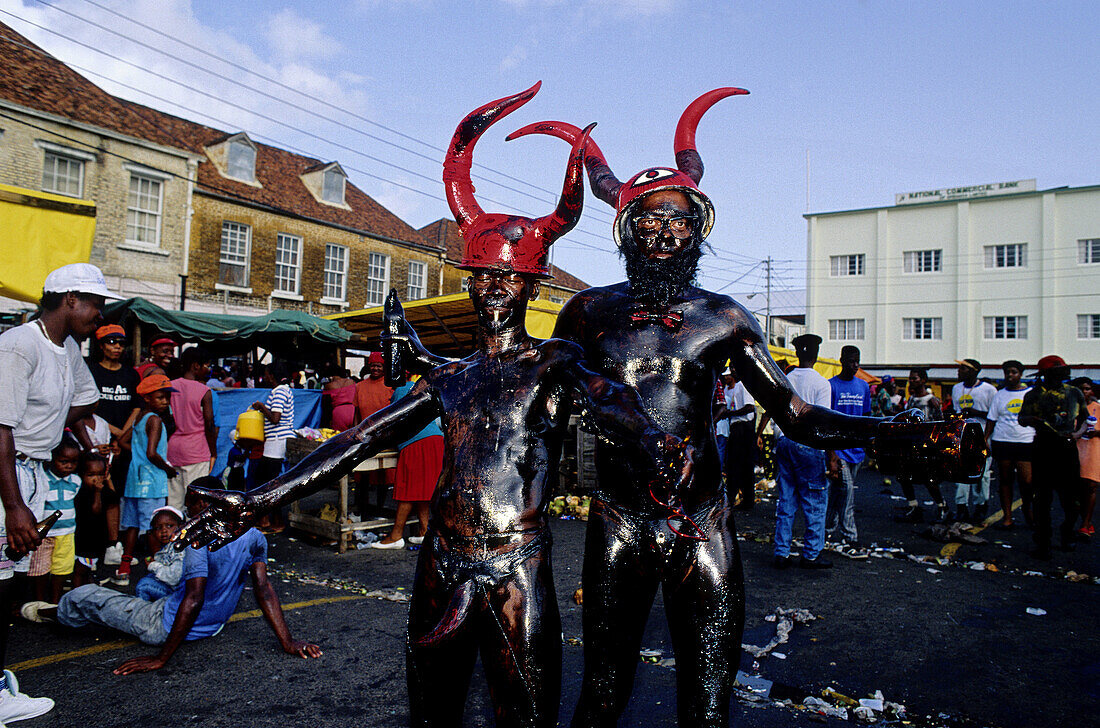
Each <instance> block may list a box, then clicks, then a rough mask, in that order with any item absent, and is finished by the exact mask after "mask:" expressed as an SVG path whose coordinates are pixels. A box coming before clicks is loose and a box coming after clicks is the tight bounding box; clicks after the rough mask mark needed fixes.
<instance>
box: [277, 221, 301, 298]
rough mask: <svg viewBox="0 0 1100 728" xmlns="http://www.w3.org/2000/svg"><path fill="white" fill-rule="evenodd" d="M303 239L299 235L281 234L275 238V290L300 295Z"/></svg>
mask: <svg viewBox="0 0 1100 728" xmlns="http://www.w3.org/2000/svg"><path fill="white" fill-rule="evenodd" d="M301 256H302V239H301V238H300V237H298V236H297V235H287V234H286V233H279V234H278V236H277V237H276V238H275V290H276V291H278V292H279V293H291V294H296V293H298V286H299V283H300V281H301V279H302V263H301V260H302V257H301Z"/></svg>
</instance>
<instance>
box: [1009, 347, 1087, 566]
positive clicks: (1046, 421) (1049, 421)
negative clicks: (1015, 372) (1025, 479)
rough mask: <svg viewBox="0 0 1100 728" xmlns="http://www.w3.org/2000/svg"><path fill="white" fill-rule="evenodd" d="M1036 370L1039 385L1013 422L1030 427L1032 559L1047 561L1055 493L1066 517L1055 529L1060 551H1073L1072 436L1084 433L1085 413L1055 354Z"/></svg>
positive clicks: (1076, 492)
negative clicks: (1032, 440) (1032, 524)
mask: <svg viewBox="0 0 1100 728" xmlns="http://www.w3.org/2000/svg"><path fill="white" fill-rule="evenodd" d="M1037 368H1038V374H1039V381H1038V382H1037V383H1036V384H1037V386H1035V387H1034V388H1032V389H1031V390H1030V391H1029V392H1028V393H1027V394H1025V395H1024V402H1023V405H1022V406H1021V407H1020V415H1019V418H1018V419H1017V422H1019V423H1020V425H1022V426H1024V427H1034V428H1035V447H1034V449H1033V451H1032V461H1031V481H1032V487H1033V488H1034V491H1035V503H1034V506H1033V508H1034V514H1035V531H1034V534H1033V538H1034V540H1035V551H1034V553H1033V554H1032V555H1033V556H1035V557H1036V558H1039V559H1043V560H1049V559H1050V558H1051V548H1050V546H1051V544H1050V542H1051V536H1052V535H1053V534H1052V528H1051V523H1050V505H1051V502H1052V501H1053V499H1054V493H1058V500H1059V501H1060V502H1061V504H1062V510H1063V511H1064V513H1065V515H1064V517H1063V519H1062V525H1061V528H1060V530H1059V535H1060V536H1061V546H1062V550H1063V551H1071V550H1073V547H1074V540H1075V538H1076V536H1075V534H1074V527H1075V526H1076V524H1077V517H1078V516H1079V515H1081V505H1082V502H1081V501H1082V496H1083V495H1084V493H1083V491H1082V489H1081V480H1080V472H1081V464H1080V460H1079V459H1078V455H1077V444H1076V442H1075V440H1074V435H1075V434H1078V435H1079V434H1080V432H1081V431H1083V429H1084V427H1085V419H1086V418H1087V417H1088V410H1087V409H1086V408H1085V396H1084V395H1083V394H1081V390H1080V389H1078V388H1077V387H1074V386H1073V385H1072V384H1067V383H1065V380H1066V379H1068V378H1069V371H1070V370H1069V366H1067V365H1066V361H1065V359H1063V358H1062V357H1060V356H1057V355H1055V354H1051V355H1049V356H1044V357H1043V358H1042V359H1040V360H1039V365H1038V367H1037Z"/></svg>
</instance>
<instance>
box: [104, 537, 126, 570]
mask: <svg viewBox="0 0 1100 728" xmlns="http://www.w3.org/2000/svg"><path fill="white" fill-rule="evenodd" d="M103 563H104V564H106V565H107V566H118V565H119V564H121V563H122V542H121V541H119V542H117V543H115V545H114V546H108V547H107V550H106V551H104V552H103Z"/></svg>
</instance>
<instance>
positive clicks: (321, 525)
mask: <svg viewBox="0 0 1100 728" xmlns="http://www.w3.org/2000/svg"><path fill="white" fill-rule="evenodd" d="M291 442H294V441H291ZM310 442H311V441H308V440H306V441H303V440H301V439H299V440H298V441H297V442H296V447H293V448H291V447H288V448H287V460H288V462H287V464H288V465H292V464H293V463H294V462H297V461H298V460H300V459H301V458H302V457H304V456H305V455H306V454H308V453H309V452H310V451H312V450H314V449H316V448H317V446H318V445H320V444H321V443H319V442H314V443H312V446H311V445H310ZM292 450H294V451H296V453H295V455H296V456H295V455H292ZM396 467H397V451H396V450H386V451H383V452H380V453H378V454H377V455H375V456H374V457H372V458H368V459H366V460H364V461H363V462H361V463H359V465H357V466H356V467H355V471H354V472H356V473H363V472H369V471H371V470H385V469H387V468H396ZM335 488H336V490H337V494H338V498H337V506H336V520H335V521H326V520H325V519H323V518H318V517H317V516H312V515H310V514H308V513H303V512H302V508H301V506H300V505H299V503H298V501H294V503H292V504H291V505H290V512H289V513H288V514H287V523H288V524H289V525H290V526H293V527H294V528H297V529H298V530H300V531H305V532H306V533H312V534H314V535H315V536H322V537H324V538H330V539H332V540H334V541H336V548H337V552H338V553H341V554H342V553H344V552H345V551H347V550H348V541H349V540H350V536H351V534H352V533H354V532H355V531H370V530H374V529H376V528H386V527H392V526H393V519H392V518H385V517H382V518H372V519H370V520H365V521H358V522H354V521H350V520H348V489H349V488H350V483H349V478H348V477H347V476H344V477H343V478H340V480H339V482H337V483H336V485H335Z"/></svg>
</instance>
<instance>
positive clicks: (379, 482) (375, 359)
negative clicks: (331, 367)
mask: <svg viewBox="0 0 1100 728" xmlns="http://www.w3.org/2000/svg"><path fill="white" fill-rule="evenodd" d="M383 371H384V370H383V368H382V352H380V351H372V352H371V353H370V356H368V357H367V365H366V366H365V367H363V371H361V372H360V373H359V376H360V377H362V378H361V379H360V380H359V381H358V382H356V384H355V421H356V422H362V421H363V420H365V419H366V418H367V417H369V416H370V415H373V414H374V413H375V412H377V411H378V410H380V409H382V408H383V407H385V406H386V405H388V404H389V403H390V400H391V399H393V387H387V386H386V381H385V379H384V378H383V377H382V373H383ZM364 374H365V376H364ZM396 472H397V469H396V468H385V469H383V470H370V471H368V472H366V473H356V474H355V475H356V478H355V483H356V489H355V501H356V505H357V507H358V508H359V515H361V516H365V515H366V509H367V508H368V506H369V505H370V491H371V489H372V488H383V489H384V488H387V487H389V486H392V485H393V484H394V482H396ZM384 496H385V491H384V490H383V491H382V492H381V493H379V501H381V500H382V498H383V497H384Z"/></svg>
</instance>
